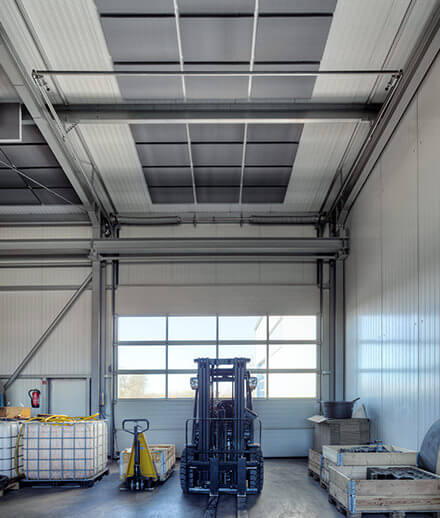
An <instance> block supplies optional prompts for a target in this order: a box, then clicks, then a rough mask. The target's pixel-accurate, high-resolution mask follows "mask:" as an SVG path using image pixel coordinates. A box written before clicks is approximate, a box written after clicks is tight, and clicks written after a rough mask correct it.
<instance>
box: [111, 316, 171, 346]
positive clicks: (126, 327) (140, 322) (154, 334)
mask: <svg viewBox="0 0 440 518" xmlns="http://www.w3.org/2000/svg"><path fill="white" fill-rule="evenodd" d="M165 333H166V318H165V317H119V318H118V340H119V341H123V342H130V341H137V340H165Z"/></svg>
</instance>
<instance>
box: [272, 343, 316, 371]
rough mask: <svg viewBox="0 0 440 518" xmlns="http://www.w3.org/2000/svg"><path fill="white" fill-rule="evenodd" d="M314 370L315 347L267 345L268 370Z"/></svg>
mask: <svg viewBox="0 0 440 518" xmlns="http://www.w3.org/2000/svg"><path fill="white" fill-rule="evenodd" d="M316 368H317V359H316V345H296V344H292V345H284V344H283V345H280V344H270V345H269V369H316Z"/></svg>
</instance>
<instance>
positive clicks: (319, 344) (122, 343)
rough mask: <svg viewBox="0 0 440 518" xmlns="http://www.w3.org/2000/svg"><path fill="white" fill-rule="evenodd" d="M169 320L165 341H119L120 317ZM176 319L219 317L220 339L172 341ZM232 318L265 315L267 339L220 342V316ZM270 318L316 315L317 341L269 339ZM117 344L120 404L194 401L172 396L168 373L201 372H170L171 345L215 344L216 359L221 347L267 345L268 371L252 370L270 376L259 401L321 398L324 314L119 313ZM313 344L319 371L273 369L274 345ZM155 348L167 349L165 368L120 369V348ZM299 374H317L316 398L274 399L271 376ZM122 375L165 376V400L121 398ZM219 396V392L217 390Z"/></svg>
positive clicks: (193, 371)
mask: <svg viewBox="0 0 440 518" xmlns="http://www.w3.org/2000/svg"><path fill="white" fill-rule="evenodd" d="M135 316H142V317H165V319H166V326H165V329H166V333H165V340H136V341H126V340H125V341H124V340H121V341H119V339H118V322H119V318H124V317H135ZM175 316H179V317H181V316H188V317H198V316H209V317H215V319H216V340H169V338H168V337H169V318H170V317H175ZM228 316H237V317H249V316H261V317H266V339H265V340H220V339H219V321H220V317H228ZM270 316H298V317H301V316H314V317H315V318H316V340H269V329H270V327H269V317H270ZM114 318H115V343H114V344H113V347H114V358H115V365H114V368H113V375H114V380H113V381H114V383H115V394H116V400H117V401H140V400H143V401H147V400H148V401H164V400H169V401H179V400H181V401H189V400H190V399H191V398H189V397H181V398H179V397H169V395H168V374H194V375H196V374H197V369H196V368H195V369H169V368H168V363H169V362H168V358H169V351H168V347H169V346H182V347H185V346H203V345H211V346H212V345H214V346H215V348H216V358H219V349H220V346H221V345H235V346H239V345H265V346H266V368H264V369H250V371H251V373H255V374H260V373H261V374H266V387H265V389H266V390H265V396H264V397H258V398H255V399H256V400H258V401H265V400H284V401H285V400H293V401H294V400H304V399H305V400H311V399H312V400H319V399H320V375H321V348H322V329H321V325H322V323H321V318H320V313H309V314H307V315H303V314H297V315H292V314H289V315H271V314H269V313H267V314H265V315H223V314H216V315H174V314H166V315H121V314H115V316H114ZM272 344H274V345H276V344H281V345H291V346H295V345H312V346H316V368H315V369H291V368H290V369H271V368H270V355H269V352H270V351H269V350H270V345H272ZM127 345H129V346H154V345H156V346H157V345H160V346H165V369H155V370H152V369H119V367H118V360H119V354H118V353H119V346H127ZM277 373H279V374H283V373H286V374H295V373H310V374H312V373H314V374H316V396H314V397H313V396H311V397H271V396H270V387H269V374H277ZM122 374H126V375H127V374H162V375H164V376H165V397H163V398H148V397H145V398H124V397H122V398H121V397H120V396H119V383H118V377H119V375H122ZM216 392H217V394H216V396H218V389H217V391H216Z"/></svg>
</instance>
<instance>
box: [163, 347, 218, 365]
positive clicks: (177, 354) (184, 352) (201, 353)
mask: <svg viewBox="0 0 440 518" xmlns="http://www.w3.org/2000/svg"><path fill="white" fill-rule="evenodd" d="M194 358H215V345H169V346H168V368H169V369H197V364H196V363H194Z"/></svg>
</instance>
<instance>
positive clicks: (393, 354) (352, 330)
mask: <svg viewBox="0 0 440 518" xmlns="http://www.w3.org/2000/svg"><path fill="white" fill-rule="evenodd" d="M439 92H440V60H439V59H437V61H436V62H435V63H434V65H433V67H432V69H431V71H430V73H429V75H428V76H427V77H426V78H425V81H424V83H423V84H422V86H421V87H420V89H419V91H418V94H417V95H416V97H415V98H414V100H413V102H412V104H411V105H410V107H409V108H408V110H407V112H406V114H405V116H404V118H403V119H402V120H401V122H400V125H399V127H398V128H397V130H396V132H395V134H394V135H393V138H392V139H391V141H390V142H389V143H388V146H387V148H386V149H385V151H384V153H383V155H382V157H381V159H380V160H379V161H378V163H377V164H376V167H375V169H374V171H373V173H372V174H371V176H370V178H369V180H368V182H367V184H366V185H365V187H364V189H363V191H362V192H361V195H360V197H359V199H358V200H357V202H356V205H355V207H354V209H353V211H352V213H351V215H350V220H349V229H350V234H351V236H352V243H351V244H352V250H351V254H350V256H349V258H348V260H347V261H346V349H347V350H346V395H347V397H348V398H351V397H352V396H353V397H354V396H361V398H362V400H363V402H364V403H365V404H366V407H367V411H368V413H369V415H370V417H371V418H372V419H373V433H374V437H375V438H376V439H383V440H384V441H385V442H391V443H394V444H398V445H400V446H402V447H409V448H417V447H418V446H420V443H421V440H422V439H423V435H424V434H425V432H426V430H427V428H428V427H429V425H430V424H431V423H432V422H433V421H434V420H436V419H438V418H439V417H440V344H439V336H440V311H439V310H440V270H439V264H440V235H439V226H440V198H439V196H440V195H439V193H440V174H439V163H440V102H439Z"/></svg>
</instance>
